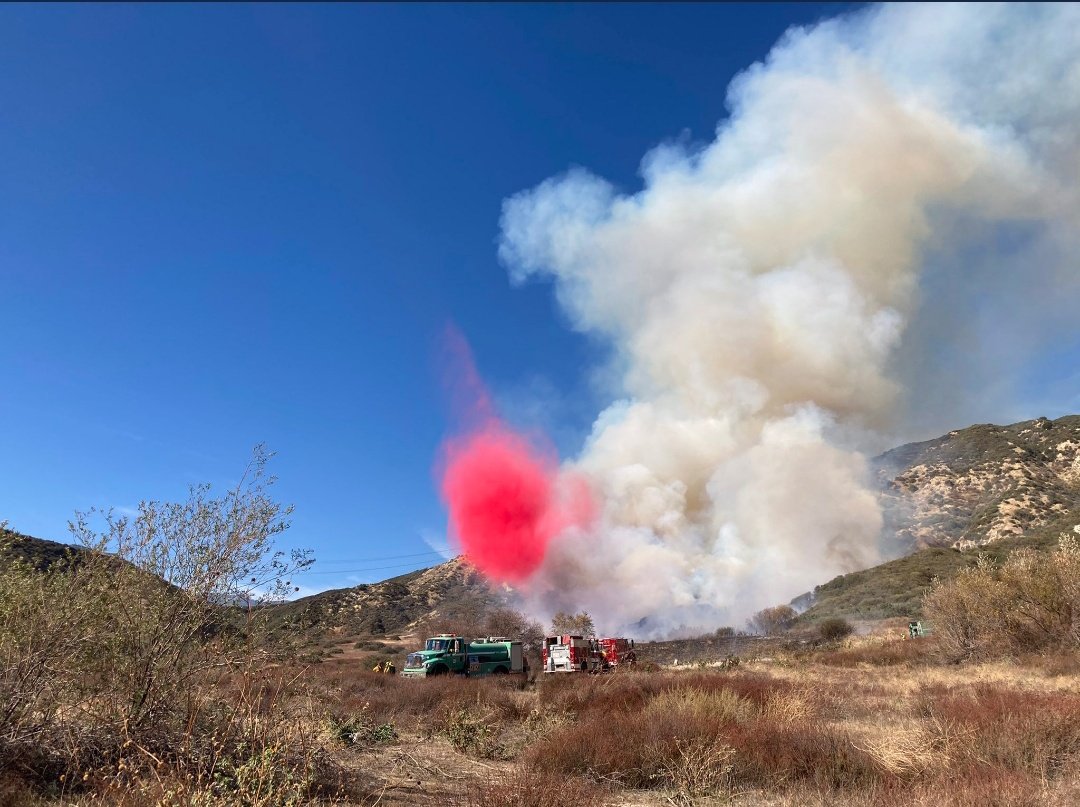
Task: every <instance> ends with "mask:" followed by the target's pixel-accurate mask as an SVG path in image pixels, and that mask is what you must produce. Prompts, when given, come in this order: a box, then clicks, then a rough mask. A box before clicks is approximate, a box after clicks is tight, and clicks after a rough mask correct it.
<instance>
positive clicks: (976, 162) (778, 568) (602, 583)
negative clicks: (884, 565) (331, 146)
mask: <svg viewBox="0 0 1080 807" xmlns="http://www.w3.org/2000/svg"><path fill="white" fill-rule="evenodd" d="M728 107H729V112H730V114H729V116H728V117H727V118H726V119H725V120H724V121H722V122H721V124H720V125H719V127H718V129H717V132H716V138H715V139H714V140H713V141H712V142H711V143H709V144H708V145H705V146H703V147H699V148H690V147H687V146H685V145H662V146H660V147H658V148H656V149H655V150H653V151H651V152H650V153H649V154H647V155H646V156H645V158H644V160H643V162H642V168H641V173H642V177H643V180H644V182H643V188H642V189H641V190H640V191H638V192H636V193H622V192H620V191H618V190H617V189H616V188H614V187H613V186H612V185H611V184H609V183H608V182H606V181H604V180H603V179H601V178H598V177H596V176H594V175H592V174H590V173H588V172H587V171H585V170H581V169H575V170H572V171H570V172H568V173H567V174H565V175H563V176H560V177H557V178H554V179H549V180H547V181H545V182H542V183H541V184H540V185H539V186H537V187H536V188H534V189H532V190H529V191H525V192H523V193H520V194H518V195H517V196H515V197H513V198H511V199H509V200H508V201H507V202H506V203H505V206H504V211H503V219H502V242H501V246H500V255H501V257H502V259H503V260H504V262H505V263H506V264H507V266H508V267H509V269H510V271H511V274H512V277H513V278H514V279H515V280H518V281H523V280H525V279H527V278H530V277H533V276H540V277H550V278H552V279H553V280H554V282H555V288H556V292H557V295H558V299H559V301H560V303H561V305H562V306H563V307H564V308H565V309H566V311H567V312H568V314H569V316H570V317H571V320H572V322H573V323H574V324H575V326H576V327H577V328H579V329H580V330H582V331H586V332H589V333H591V334H597V335H601V336H603V337H604V338H606V339H607V340H609V342H610V344H611V345H612V347H613V349H614V353H615V356H616V358H615V363H616V367H617V369H618V376H619V378H620V388H619V390H618V391H617V397H618V400H617V401H616V402H615V403H613V404H612V405H611V406H610V407H609V408H608V409H607V410H606V411H604V412H603V413H601V414H600V416H599V417H598V418H597V420H596V423H595V425H594V428H593V431H592V435H591V437H590V438H589V440H588V442H587V444H586V446H585V447H584V450H583V452H582V453H581V455H580V457H579V458H577V459H576V460H575V461H574V462H572V463H570V465H571V466H572V467H573V468H574V470H576V471H578V472H581V473H583V474H585V475H586V477H587V478H588V479H590V480H591V482H592V484H593V485H594V487H595V489H596V491H597V494H598V497H599V500H600V501H601V502H602V512H601V514H600V517H599V521H598V524H597V525H596V527H595V529H594V530H592V531H590V532H589V533H588V534H579V533H568V534H565V535H563V536H562V537H561V538H560V539H559V540H558V541H557V542H556V543H555V544H554V545H553V546H552V548H551V551H550V553H549V556H548V559H547V561H546V564H545V566H544V568H543V570H542V573H541V575H540V577H539V579H538V580H537V581H535V585H533V586H532V587H530V589H529V590H528V591H527V592H526V597H527V598H529V600H530V602H531V603H532V604H533V606H534V607H535V608H536V609H537V610H538V611H541V610H546V611H550V610H552V609H554V608H569V609H578V608H587V609H589V610H590V611H591V612H592V613H593V615H594V617H596V619H597V623H598V626H599V627H601V628H603V629H605V630H631V631H634V632H635V635H638V636H643V635H654V636H659V635H670V634H673V633H677V632H692V631H695V630H702V629H710V628H713V627H716V626H718V625H722V624H735V625H741V623H742V620H743V619H745V617H746V616H748V615H749V614H751V613H753V612H754V611H756V610H758V609H760V608H762V607H765V606H768V605H773V604H776V603H778V602H784V601H786V600H788V599H790V598H791V597H793V596H796V595H798V594H800V593H802V592H804V591H806V590H807V589H809V588H811V587H812V586H813V585H815V584H817V583H820V582H823V581H825V580H827V579H829V578H830V577H832V576H834V575H836V574H839V573H842V572H846V571H851V570H854V569H857V568H860V567H865V566H868V565H871V564H873V563H875V562H876V561H878V560H879V559H880V554H881V551H882V550H881V549H880V546H881V544H880V539H881V531H882V515H881V511H880V507H879V503H878V498H877V495H876V493H875V490H874V485H873V483H872V481H871V480H870V479H869V478H868V468H867V461H866V459H865V457H866V456H867V452H872V451H874V452H876V451H878V450H880V449H881V448H883V447H886V445H887V444H888V442H889V441H890V440H891V439H893V438H895V437H897V436H898V435H900V434H901V433H902V430H903V429H904V428H905V426H910V425H911V424H916V425H918V424H922V425H924V426H925V425H927V424H932V425H934V426H937V425H945V424H939V423H938V422H937V421H936V420H935V418H945V417H948V416H950V415H954V414H956V413H958V412H961V411H962V407H961V408H957V409H955V410H946V409H941V411H939V412H936V413H934V414H933V415H932V416H931V417H925V416H923V417H909V416H907V415H906V414H905V412H917V411H919V406H918V401H916V400H914V399H915V398H916V397H918V396H919V395H922V394H924V393H926V392H927V391H928V390H930V389H933V388H934V385H935V384H939V382H941V380H942V379H943V378H946V377H947V376H950V375H952V374H957V377H962V379H963V383H964V384H967V386H966V387H963V389H962V390H961V392H967V393H971V392H974V391H978V389H977V388H978V384H979V383H983V387H984V390H986V391H988V390H989V389H990V387H989V385H988V384H987V383H986V382H987V381H988V379H989V375H988V374H987V371H989V369H990V365H989V364H987V365H985V367H984V366H983V365H982V364H981V363H980V361H979V359H978V356H979V354H983V355H986V354H988V353H990V352H991V351H993V350H995V349H1000V350H1003V351H1006V352H1007V351H1010V350H1015V351H1019V352H1017V353H1015V355H1016V356H1019V355H1022V350H1021V349H1020V348H1018V347H1017V345H1020V344H1023V345H1027V346H1028V347H1030V346H1031V345H1032V344H1034V342H1033V338H1034V337H1035V336H1036V335H1038V334H1042V335H1048V334H1050V333H1052V332H1054V331H1053V329H1054V328H1055V327H1057V328H1059V329H1060V327H1061V323H1062V322H1063V321H1064V320H1063V319H1062V317H1061V315H1062V314H1063V313H1065V312H1066V311H1067V308H1066V306H1065V305H1064V304H1060V305H1059V303H1061V301H1062V300H1067V301H1068V302H1069V303H1071V304H1074V305H1075V303H1076V302H1077V300H1078V295H1077V293H1076V292H1077V281H1076V275H1077V273H1076V263H1075V260H1074V258H1073V257H1072V256H1074V255H1076V254H1080V253H1078V252H1077V251H1076V247H1077V246H1080V244H1078V243H1077V232H1078V227H1077V225H1078V224H1080V218H1078V215H1077V214H1078V212H1080V204H1078V193H1077V188H1078V187H1080V185H1078V180H1080V159H1078V157H1080V149H1078V136H1080V7H1078V6H1075V5H1054V6H1036V7H1030V6H1023V7H1021V6H983V5H970V6H969V5H964V6H942V5H938V4H934V5H927V6H910V5H902V6H885V7H875V8H871V9H868V10H865V11H862V12H859V13H857V14H854V15H849V16H846V17H842V18H838V19H833V20H829V21H825V22H823V23H820V24H818V25H816V26H813V27H810V28H798V29H792V30H790V31H788V32H787V33H786V34H785V36H784V37H783V38H782V40H781V41H780V42H779V43H778V44H777V45H776V46H775V48H774V49H773V50H772V52H771V53H770V54H769V56H768V58H767V60H766V61H765V62H764V63H762V64H755V65H754V66H752V67H750V68H749V69H748V70H746V71H745V72H744V73H742V74H741V75H740V76H738V77H737V78H736V79H735V80H734V81H733V82H732V84H731V86H730V87H729V89H728ZM675 125H677V122H675ZM1018 273H1019V274H1018ZM1040 295H1044V296H1043V297H1041V298H1040ZM1036 300H1040V301H1041V303H1042V304H1041V306H1039V307H1038V308H1036V307H1035V306H1034V305H1033V304H1034V303H1035V301H1036ZM950 307H952V309H953V310H950ZM1035 310H1039V311H1040V315H1039V317H1038V320H1037V322H1038V324H1039V325H1040V326H1043V330H1040V329H1039V328H1036V327H1035V324H1036V318H1035V317H1033V316H1031V314H1032V313H1033V312H1034V311H1035ZM1010 311H1012V312H1014V315H1010V313H1009V312H1010ZM1016 311H1019V312H1021V313H1019V314H1016V313H1015V312H1016ZM954 320H959V321H954ZM913 323H915V324H916V325H917V326H918V330H919V333H915V334H913V333H912V324H913ZM989 323H993V327H987V326H988V324H989ZM1054 323H1056V325H1055V324H1054ZM924 335H925V336H924ZM1021 336H1025V337H1026V338H1025V339H1021V338H1020V337H1021ZM930 337H932V338H933V339H934V340H937V341H930ZM950 339H955V340H956V341H955V342H951V341H950ZM964 339H967V340H969V343H968V344H969V345H970V347H971V350H970V352H968V351H964V350H962V349H961V350H958V351H950V350H949V347H950V346H955V345H960V344H965V343H964V342H963V340H964ZM987 339H989V340H992V341H991V342H985V341H980V340H987ZM970 342H973V343H974V344H970ZM957 354H959V355H957ZM1006 355H1013V354H1010V353H1006ZM961 367H963V368H964V372H962V373H960V372H959V369H960V368H961ZM998 369H1000V368H998ZM995 372H996V370H995ZM961 398H963V395H958V394H956V392H955V391H954V392H952V393H947V394H942V395H938V396H933V400H934V401H935V402H938V403H941V405H942V406H944V404H945V403H947V402H948V400H949V399H956V400H959V399H961ZM955 402H956V401H954V403H955ZM955 425H965V424H957V423H956V422H955V421H952V422H950V423H949V424H948V426H949V427H952V426H955ZM886 551H888V550H886ZM642 620H644V622H642Z"/></svg>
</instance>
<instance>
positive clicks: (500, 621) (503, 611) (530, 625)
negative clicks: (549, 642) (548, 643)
mask: <svg viewBox="0 0 1080 807" xmlns="http://www.w3.org/2000/svg"><path fill="white" fill-rule="evenodd" d="M484 626H485V629H486V630H485V635H487V636H505V637H507V638H508V639H520V640H521V647H522V650H524V651H525V652H526V653H533V652H537V651H539V650H540V648H542V647H543V645H544V628H543V626H542V625H541V624H540V623H539V622H534V621H533V620H531V619H529V618H528V617H527V616H526V615H525V614H523V613H521V612H520V611H515V610H514V609H513V608H495V609H493V610H491V611H488V614H487V619H486V621H485V623H484Z"/></svg>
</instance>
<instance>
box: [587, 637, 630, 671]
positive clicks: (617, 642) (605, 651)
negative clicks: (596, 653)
mask: <svg viewBox="0 0 1080 807" xmlns="http://www.w3.org/2000/svg"><path fill="white" fill-rule="evenodd" d="M597 642H598V643H599V645H600V655H601V656H603V658H604V669H608V668H610V667H620V666H627V667H630V666H633V664H634V662H635V661H637V653H635V652H634V640H633V639H615V638H603V639H598V640H597Z"/></svg>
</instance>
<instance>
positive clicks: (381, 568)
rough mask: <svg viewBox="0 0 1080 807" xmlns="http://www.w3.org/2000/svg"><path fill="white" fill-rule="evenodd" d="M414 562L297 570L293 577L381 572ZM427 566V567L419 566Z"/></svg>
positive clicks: (406, 567)
mask: <svg viewBox="0 0 1080 807" xmlns="http://www.w3.org/2000/svg"><path fill="white" fill-rule="evenodd" d="M424 562H425V561H417V562H416V563H424ZM416 563H399V564H396V565H394V566H369V567H367V568H364V569H332V570H330V571H325V572H297V573H296V574H294V575H293V577H304V576H305V575H314V574H360V573H364V572H381V571H385V570H386V569H412V568H415V567H416ZM421 568H428V567H421Z"/></svg>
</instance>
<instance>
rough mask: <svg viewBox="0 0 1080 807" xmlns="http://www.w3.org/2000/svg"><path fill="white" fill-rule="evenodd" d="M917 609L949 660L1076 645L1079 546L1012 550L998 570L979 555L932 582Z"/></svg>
mask: <svg viewBox="0 0 1080 807" xmlns="http://www.w3.org/2000/svg"><path fill="white" fill-rule="evenodd" d="M923 611H924V613H925V614H926V615H927V616H928V617H929V619H930V620H931V622H932V624H933V626H934V630H935V633H936V634H937V636H938V638H939V641H940V642H941V647H942V649H943V650H944V651H945V652H946V653H947V654H948V655H949V656H950V657H952V658H955V659H963V658H969V657H982V658H987V657H994V656H1002V655H1020V654H1025V653H1031V652H1037V651H1043V650H1061V649H1069V650H1075V649H1077V648H1080V630H1078V629H1077V627H1076V625H1077V624H1078V623H1080V619H1078V617H1080V545H1078V543H1077V540H1076V538H1075V536H1072V535H1069V534H1065V535H1063V536H1061V539H1060V542H1059V545H1058V548H1057V549H1056V550H1054V551H1051V552H1040V551H1037V550H1034V549H1030V548H1025V549H1019V550H1016V551H1014V552H1013V553H1012V554H1010V555H1009V557H1008V558H1007V559H1006V561H1005V562H1004V563H1003V564H1002V565H1001V567H1000V568H995V567H994V566H993V565H992V564H991V563H990V562H989V561H988V560H987V559H986V558H981V559H980V561H979V563H978V564H977V565H976V566H975V567H974V568H971V569H965V570H964V571H962V572H961V573H960V574H959V575H957V576H956V577H955V578H953V579H952V580H949V581H945V582H942V581H937V582H936V583H935V584H934V586H933V588H932V589H931V590H930V592H929V593H928V594H927V595H926V598H925V600H924V604H923Z"/></svg>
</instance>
